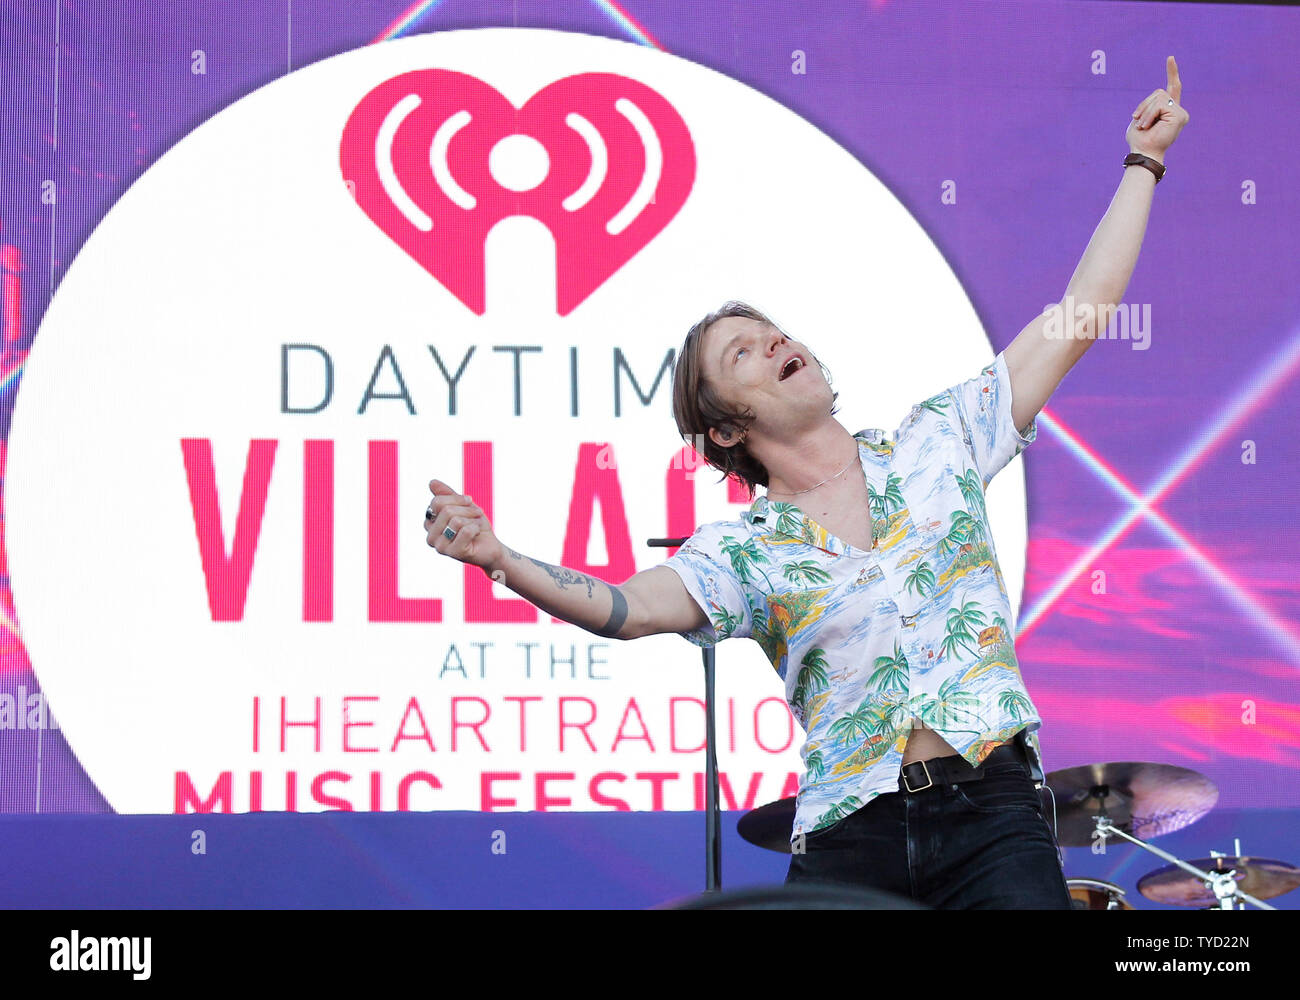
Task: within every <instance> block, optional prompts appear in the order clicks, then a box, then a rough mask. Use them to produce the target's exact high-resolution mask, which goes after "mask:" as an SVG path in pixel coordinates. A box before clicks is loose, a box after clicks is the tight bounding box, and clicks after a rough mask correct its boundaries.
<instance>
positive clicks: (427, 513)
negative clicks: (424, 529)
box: [424, 504, 438, 521]
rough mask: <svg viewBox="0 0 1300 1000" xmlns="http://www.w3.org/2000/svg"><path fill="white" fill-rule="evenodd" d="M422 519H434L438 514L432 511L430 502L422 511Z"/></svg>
mask: <svg viewBox="0 0 1300 1000" xmlns="http://www.w3.org/2000/svg"><path fill="white" fill-rule="evenodd" d="M424 519H425V520H426V521H436V520H437V519H438V515H437V514H435V513H434V512H433V505H432V504H430V505H429V509H428V510H426V511H425V512H424Z"/></svg>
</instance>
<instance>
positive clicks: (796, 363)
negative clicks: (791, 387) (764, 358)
mask: <svg viewBox="0 0 1300 1000" xmlns="http://www.w3.org/2000/svg"><path fill="white" fill-rule="evenodd" d="M803 366H804V362H803V358H801V357H799V356H798V355H795V356H793V357H791V358H790V360H789V361H787V362H786V363H785V365H784V366H783V367H782V368H781V374H780V375H779V376H777V381H778V382H784V381H785V380H786V379H788V378H789V377H790V376H791V375H793V374H794V373H795V372H797V371H798V370H799V369H800V368H802V367H803Z"/></svg>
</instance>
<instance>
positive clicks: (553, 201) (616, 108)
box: [339, 69, 695, 316]
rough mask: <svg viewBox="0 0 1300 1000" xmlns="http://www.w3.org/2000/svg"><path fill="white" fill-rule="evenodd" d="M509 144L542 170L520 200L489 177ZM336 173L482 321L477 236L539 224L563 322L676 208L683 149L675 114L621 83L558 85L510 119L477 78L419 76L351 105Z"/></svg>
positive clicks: (686, 151)
mask: <svg viewBox="0 0 1300 1000" xmlns="http://www.w3.org/2000/svg"><path fill="white" fill-rule="evenodd" d="M514 135H524V136H528V137H530V138H532V139H534V140H536V141H537V142H538V143H540V144H541V146H542V148H543V149H545V151H546V154H547V156H548V158H549V163H548V169H547V172H546V176H545V179H544V180H543V181H542V182H541V183H540V184H538V185H537V186H536V187H534V188H532V189H531V190H527V191H516V190H510V189H508V188H505V187H503V186H502V185H501V184H499V183H498V182H497V180H496V179H495V178H494V177H493V176H492V172H491V170H490V169H489V163H488V158H489V155H490V153H491V150H492V149H493V147H495V146H496V144H497V143H498V142H500V141H501V140H502V139H504V138H505V137H507V136H514ZM339 165H340V167H341V168H342V171H343V178H344V180H345V181H346V182H347V183H348V184H349V186H350V187H351V188H352V190H353V193H354V195H355V197H356V202H357V204H358V205H360V206H361V209H362V211H364V212H365V213H366V215H368V216H369V217H370V219H371V221H373V222H374V223H375V225H377V226H378V227H379V228H380V229H382V230H383V231H384V232H385V233H387V234H388V236H389V238H390V239H392V240H393V242H395V243H396V244H397V245H398V246H400V247H401V248H402V249H403V250H405V251H406V252H407V253H408V254H410V256H411V257H412V258H413V259H414V260H415V261H417V262H418V263H419V264H420V266H422V267H423V268H424V269H425V270H426V271H428V272H429V274H431V275H432V276H433V277H434V278H436V279H437V280H438V281H439V282H440V283H441V284H442V285H443V286H444V287H445V288H446V289H447V290H448V291H449V292H451V294H453V295H454V296H456V298H458V299H459V300H460V301H461V302H463V303H464V304H465V305H466V307H467V308H469V309H470V310H472V311H473V312H474V313H476V314H478V315H480V316H481V315H482V314H483V312H484V310H485V309H486V298H487V292H486V290H487V275H486V274H485V255H484V241H485V240H486V238H487V234H488V232H489V230H491V228H492V227H493V226H494V225H496V223H497V222H499V221H500V220H501V219H503V218H506V217H507V216H512V215H526V216H531V217H532V218H535V219H538V220H539V221H540V222H542V224H543V225H545V226H546V227H547V228H548V229H549V230H550V231H551V234H552V236H553V237H554V239H555V272H556V310H557V311H558V313H559V314H560V315H561V316H567V315H568V314H569V313H570V312H572V311H573V310H574V309H576V308H577V307H578V306H579V305H580V304H581V303H582V302H583V301H584V300H585V299H586V298H587V297H588V296H589V295H591V293H592V292H594V291H595V290H596V289H597V288H599V287H600V286H601V285H602V284H604V283H605V282H606V281H607V280H608V279H609V278H610V276H611V275H613V274H614V272H616V271H617V270H618V269H619V268H621V267H622V266H623V265H624V264H626V263H627V262H628V261H629V260H631V259H632V257H633V256H635V255H636V254H637V253H638V252H639V251H640V250H641V248H642V247H644V246H645V245H646V244H647V243H649V242H650V241H651V240H652V239H654V237H655V236H657V235H658V234H659V232H660V231H661V230H662V229H663V228H664V227H665V226H666V225H668V223H669V222H670V221H671V220H672V218H673V217H674V216H675V215H676V214H677V212H678V211H679V210H680V209H681V207H682V205H683V204H684V203H685V201H686V197H687V195H688V194H689V193H690V190H691V186H692V185H693V184H694V182H695V146H694V143H693V142H692V141H691V135H690V131H689V130H688V129H687V127H686V123H685V122H684V121H683V120H682V117H681V115H679V114H678V113H677V111H676V110H675V109H674V108H673V106H672V105H671V104H669V103H668V101H667V100H665V99H664V98H663V96H662V95H660V94H658V93H656V92H655V91H654V90H652V89H651V88H649V87H647V86H645V85H644V84H642V83H640V82H638V81H636V80H632V79H629V78H627V77H625V76H619V75H617V74H614V73H580V74H577V75H575V76H567V77H565V78H564V79H562V80H557V81H555V82H554V83H552V84H549V85H547V86H546V87H544V88H543V89H542V90H540V91H538V92H537V93H536V94H534V95H533V96H532V97H531V98H529V100H528V102H527V103H526V104H525V105H524V106H523V107H522V108H516V107H515V106H514V105H513V104H511V103H510V102H509V101H508V100H506V98H505V97H503V96H502V95H501V94H500V93H499V92H498V91H497V90H496V89H495V88H493V87H491V86H489V85H488V84H486V83H484V82H483V81H482V80H480V79H478V78H477V77H474V76H469V75H468V74H465V73H457V72H454V71H452V70H444V69H425V70H413V71H412V72H409V73H403V74H401V75H400V76H395V77H393V78H392V79H391V80H386V81H385V82H383V83H381V84H380V85H379V86H377V87H375V88H374V89H373V90H371V91H370V93H368V94H366V96H365V97H363V98H362V99H361V101H360V102H359V103H358V104H357V106H356V107H355V108H354V109H353V111H352V114H351V115H349V116H348V121H347V125H346V126H345V127H344V129H343V137H342V141H341V143H340V149H339Z"/></svg>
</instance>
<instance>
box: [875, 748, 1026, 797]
mask: <svg viewBox="0 0 1300 1000" xmlns="http://www.w3.org/2000/svg"><path fill="white" fill-rule="evenodd" d="M1011 760H1018V761H1022V762H1023V763H1026V764H1028V763H1029V761H1028V760H1027V759H1026V757H1025V751H1024V749H1023V748H1022V747H1021V745H1020V741H1019V740H1018V739H1017V740H1014V741H1012V742H1011V743H1008V744H1005V745H1004V746H1000V747H997V748H996V749H994V750H993V751H992V752H991V753H990V754H989V755H988V756H987V757H985V758H984V761H983V763H982V764H980V765H979V767H971V765H970V764H969V763H967V761H966V758H965V757H963V756H961V755H960V754H949V755H948V756H947V757H931V758H930V759H929V760H914V761H912V763H910V764H904V765H903V768H902V770H901V771H899V773H898V789H899V791H902V792H923V791H925V790H926V789H927V788H930V787H931V786H933V785H941V784H948V785H959V784H961V783H962V782H963V781H978V780H979V779H980V778H982V777H984V765H985V764H1003V763H1006V762H1007V761H1011Z"/></svg>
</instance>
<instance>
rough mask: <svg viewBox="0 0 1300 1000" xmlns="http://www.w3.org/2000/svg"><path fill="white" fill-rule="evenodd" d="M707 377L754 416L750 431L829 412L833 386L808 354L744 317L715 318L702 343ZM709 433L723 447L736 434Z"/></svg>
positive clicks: (733, 440)
mask: <svg viewBox="0 0 1300 1000" xmlns="http://www.w3.org/2000/svg"><path fill="white" fill-rule="evenodd" d="M701 357H702V365H703V370H704V375H705V377H706V378H707V379H708V380H709V383H710V384H711V385H712V386H713V388H714V389H715V390H716V391H717V392H718V394H719V395H721V396H722V398H723V399H725V400H726V401H727V402H728V403H729V404H731V405H733V406H739V407H742V408H743V407H748V408H749V409H750V410H752V411H753V413H754V414H755V420H754V423H753V424H751V425H750V430H749V434H750V436H751V437H752V436H753V435H754V434H756V433H757V434H760V435H762V434H767V433H770V431H771V429H772V428H778V427H779V428H782V429H784V430H787V431H788V430H789V429H791V428H792V427H796V426H800V425H804V424H807V423H810V422H814V421H815V420H816V419H818V418H819V417H825V415H826V414H827V413H829V412H830V407H831V390H830V386H829V385H827V384H826V379H825V377H824V376H823V375H822V372H821V367H820V366H819V365H818V364H817V361H816V359H815V358H814V357H813V355H812V352H811V351H809V350H808V349H807V348H806V347H804V346H803V344H801V343H799V342H798V341H795V340H790V339H789V338H787V337H786V336H785V335H784V334H783V333H781V331H780V330H778V329H776V327H773V326H767V325H765V324H763V323H761V322H759V321H758V320H753V319H746V318H745V317H743V316H727V317H725V318H723V319H720V320H718V321H717V322H716V323H714V324H713V325H712V326H710V327H709V329H708V331H707V332H706V333H705V334H704V342H703V344H702V346H701ZM709 434H710V436H712V437H713V439H714V440H715V441H716V442H717V443H718V444H721V445H724V446H726V445H731V444H735V443H736V440H737V437H736V436H735V435H734V434H733V436H732V437H731V438H730V439H727V438H724V437H722V435H721V434H720V433H719V430H718V429H717V428H711V429H710V430H709Z"/></svg>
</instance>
